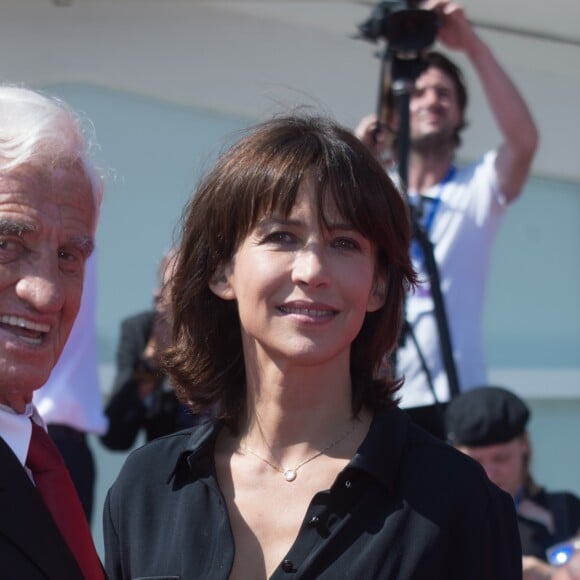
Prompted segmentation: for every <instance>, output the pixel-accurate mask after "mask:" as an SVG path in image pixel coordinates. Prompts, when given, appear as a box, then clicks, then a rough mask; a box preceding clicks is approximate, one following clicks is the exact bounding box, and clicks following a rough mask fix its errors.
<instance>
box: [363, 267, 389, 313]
mask: <svg viewBox="0 0 580 580" xmlns="http://www.w3.org/2000/svg"><path fill="white" fill-rule="evenodd" d="M386 300H387V280H386V274H383V275H381V276H379V277H378V278H377V280H376V281H375V284H374V288H373V290H372V292H371V295H370V296H369V301H368V304H367V312H376V311H377V310H380V309H381V308H382V307H383V306H384V305H385V302H386Z"/></svg>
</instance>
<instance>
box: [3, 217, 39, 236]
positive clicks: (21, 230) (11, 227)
mask: <svg viewBox="0 0 580 580" xmlns="http://www.w3.org/2000/svg"><path fill="white" fill-rule="evenodd" d="M36 231H38V228H37V227H36V226H35V225H34V224H32V223H30V222H25V221H22V220H15V219H11V218H8V217H0V235H4V236H21V235H23V234H31V233H34V232H36Z"/></svg>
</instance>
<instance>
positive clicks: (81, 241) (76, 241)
mask: <svg viewBox="0 0 580 580" xmlns="http://www.w3.org/2000/svg"><path fill="white" fill-rule="evenodd" d="M69 244H70V245H71V246H73V247H75V248H78V249H79V250H80V251H81V252H82V254H83V256H84V257H85V258H88V257H89V256H90V255H91V254H92V253H93V251H94V250H95V240H93V238H91V237H90V236H74V237H72V238H70V239H69Z"/></svg>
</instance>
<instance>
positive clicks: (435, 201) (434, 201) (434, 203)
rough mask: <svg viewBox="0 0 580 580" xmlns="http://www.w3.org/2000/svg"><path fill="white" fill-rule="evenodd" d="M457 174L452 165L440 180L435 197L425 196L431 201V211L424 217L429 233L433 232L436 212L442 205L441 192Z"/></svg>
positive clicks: (426, 230)
mask: <svg viewBox="0 0 580 580" xmlns="http://www.w3.org/2000/svg"><path fill="white" fill-rule="evenodd" d="M454 175H455V166H454V165H452V166H451V167H450V168H449V171H447V173H446V175H445V177H444V178H443V179H442V180H441V181H440V182H439V187H438V188H437V191H436V193H435V195H434V196H433V197H430V196H425V197H426V198H427V199H429V200H430V201H431V207H430V208H429V213H428V214H427V216H426V217H425V218H424V219H423V227H424V228H425V232H426V233H427V234H429V233H430V232H431V227H432V226H433V220H434V219H435V214H436V213H437V210H438V209H439V206H440V205H441V192H442V191H443V186H444V185H445V184H446V183H449V182H450V181H451V180H452V179H453V176H454Z"/></svg>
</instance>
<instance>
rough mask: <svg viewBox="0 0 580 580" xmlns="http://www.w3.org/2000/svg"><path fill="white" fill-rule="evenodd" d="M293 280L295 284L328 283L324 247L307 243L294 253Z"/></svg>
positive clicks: (313, 284) (314, 284) (316, 284)
mask: <svg viewBox="0 0 580 580" xmlns="http://www.w3.org/2000/svg"><path fill="white" fill-rule="evenodd" d="M292 274H293V280H294V282H295V283H297V284H307V285H309V286H320V285H325V284H327V283H328V280H329V268H328V260H327V257H326V255H325V249H324V247H322V245H321V244H318V243H312V244H308V245H307V246H306V247H305V248H303V249H301V250H300V251H299V252H297V253H296V256H295V258H294V267H293V272H292Z"/></svg>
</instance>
